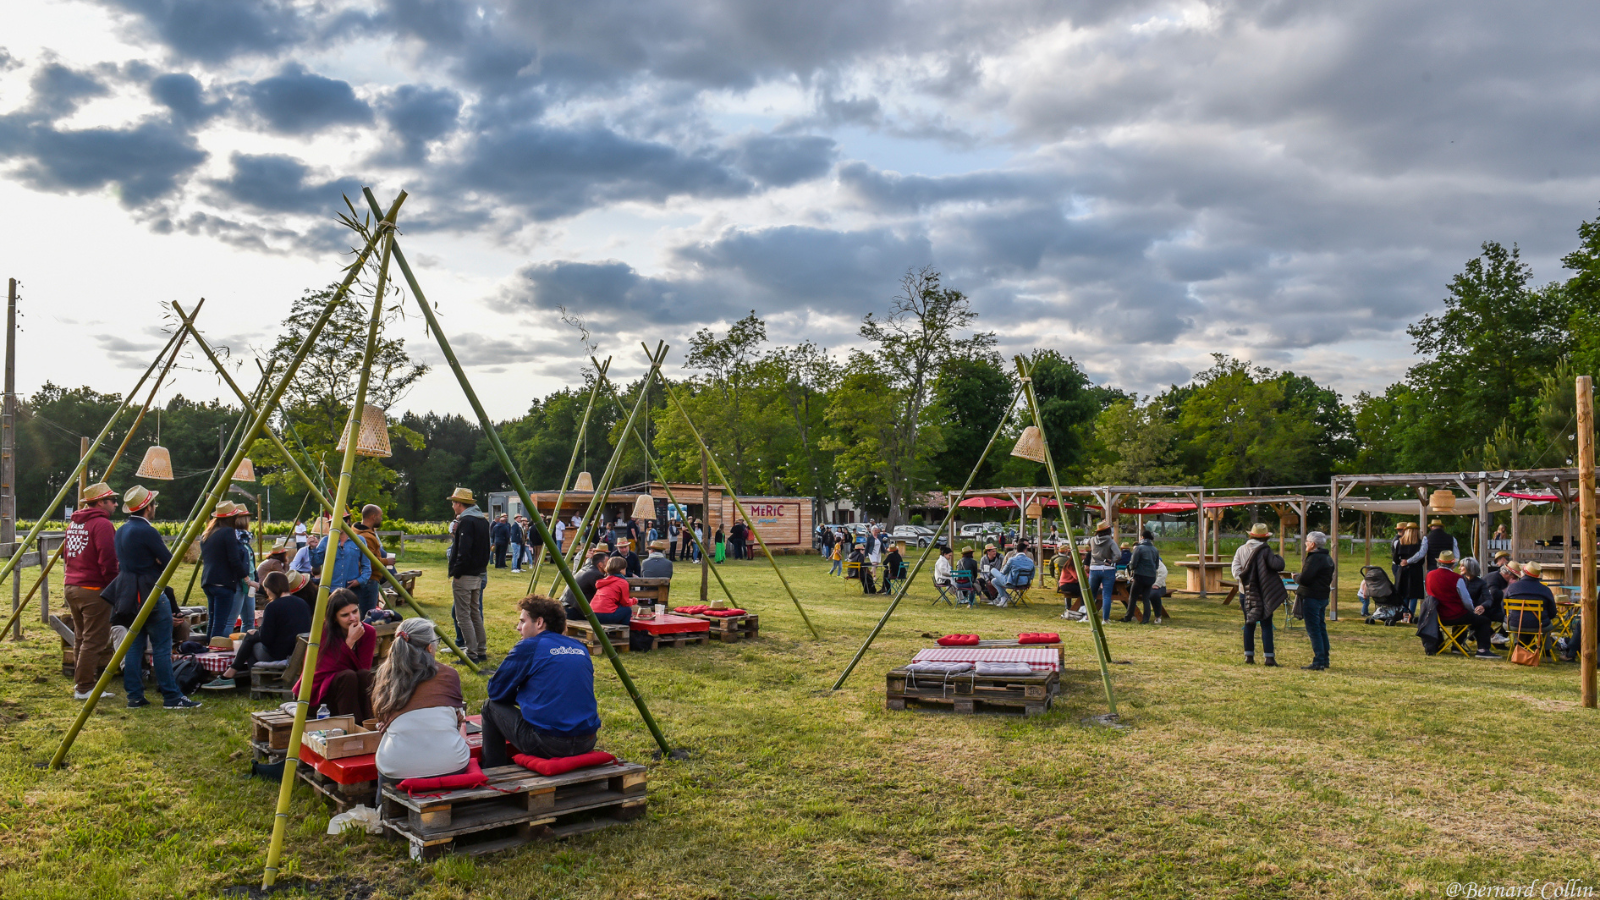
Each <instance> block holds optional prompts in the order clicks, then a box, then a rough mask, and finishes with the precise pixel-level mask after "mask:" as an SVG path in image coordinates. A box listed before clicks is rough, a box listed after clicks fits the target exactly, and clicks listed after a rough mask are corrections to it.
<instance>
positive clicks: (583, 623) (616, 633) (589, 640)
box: [567, 619, 628, 656]
mask: <svg viewBox="0 0 1600 900" xmlns="http://www.w3.org/2000/svg"><path fill="white" fill-rule="evenodd" d="M602 627H604V628H605V630H606V640H608V641H610V642H611V646H613V647H615V648H617V652H618V653H627V652H628V626H626V625H605V626H602ZM567 637H572V638H577V639H578V640H580V641H583V645H584V646H585V647H587V648H589V655H590V656H603V655H604V651H602V650H601V649H600V642H599V641H597V640H595V637H594V629H593V628H591V627H589V622H588V620H586V619H578V620H577V621H573V620H570V619H569V620H567Z"/></svg>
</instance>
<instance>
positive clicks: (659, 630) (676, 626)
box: [628, 613, 711, 634]
mask: <svg viewBox="0 0 1600 900" xmlns="http://www.w3.org/2000/svg"><path fill="white" fill-rule="evenodd" d="M628 624H629V625H630V626H632V628H633V630H634V631H645V632H649V633H650V634H686V633H689V632H694V631H710V630H711V623H709V622H707V621H706V620H705V619H695V618H691V617H689V616H675V615H673V614H672V613H667V614H666V615H664V616H653V617H651V618H648V619H643V618H635V619H634V620H633V621H631V622H629V623H628Z"/></svg>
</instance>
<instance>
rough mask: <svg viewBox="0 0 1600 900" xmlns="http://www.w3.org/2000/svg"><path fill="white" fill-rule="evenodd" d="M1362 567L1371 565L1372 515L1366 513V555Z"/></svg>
mask: <svg viewBox="0 0 1600 900" xmlns="http://www.w3.org/2000/svg"><path fill="white" fill-rule="evenodd" d="M1361 565H1362V567H1366V566H1370V565H1372V513H1370V512H1369V513H1367V554H1366V561H1365V562H1363V563H1362V564H1361Z"/></svg>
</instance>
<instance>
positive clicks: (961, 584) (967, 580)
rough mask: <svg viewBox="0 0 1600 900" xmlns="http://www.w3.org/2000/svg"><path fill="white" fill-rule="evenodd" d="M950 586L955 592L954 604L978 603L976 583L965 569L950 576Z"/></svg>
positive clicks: (968, 605) (970, 604)
mask: <svg viewBox="0 0 1600 900" xmlns="http://www.w3.org/2000/svg"><path fill="white" fill-rule="evenodd" d="M950 587H951V589H952V590H954V591H955V592H956V605H957V606H966V607H969V608H970V607H973V606H976V605H977V603H978V584H977V582H975V581H973V580H972V574H971V573H970V572H968V571H966V570H965V569H962V570H960V571H957V572H955V573H954V574H952V575H951V576H950Z"/></svg>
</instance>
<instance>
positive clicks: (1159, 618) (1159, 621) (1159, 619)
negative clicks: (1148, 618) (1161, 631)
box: [1156, 616, 1161, 625]
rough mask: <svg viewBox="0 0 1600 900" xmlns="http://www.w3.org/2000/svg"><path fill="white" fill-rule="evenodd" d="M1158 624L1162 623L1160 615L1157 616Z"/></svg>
mask: <svg viewBox="0 0 1600 900" xmlns="http://www.w3.org/2000/svg"><path fill="white" fill-rule="evenodd" d="M1156 624H1157V625H1160V624H1161V617H1160V616H1156Z"/></svg>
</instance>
